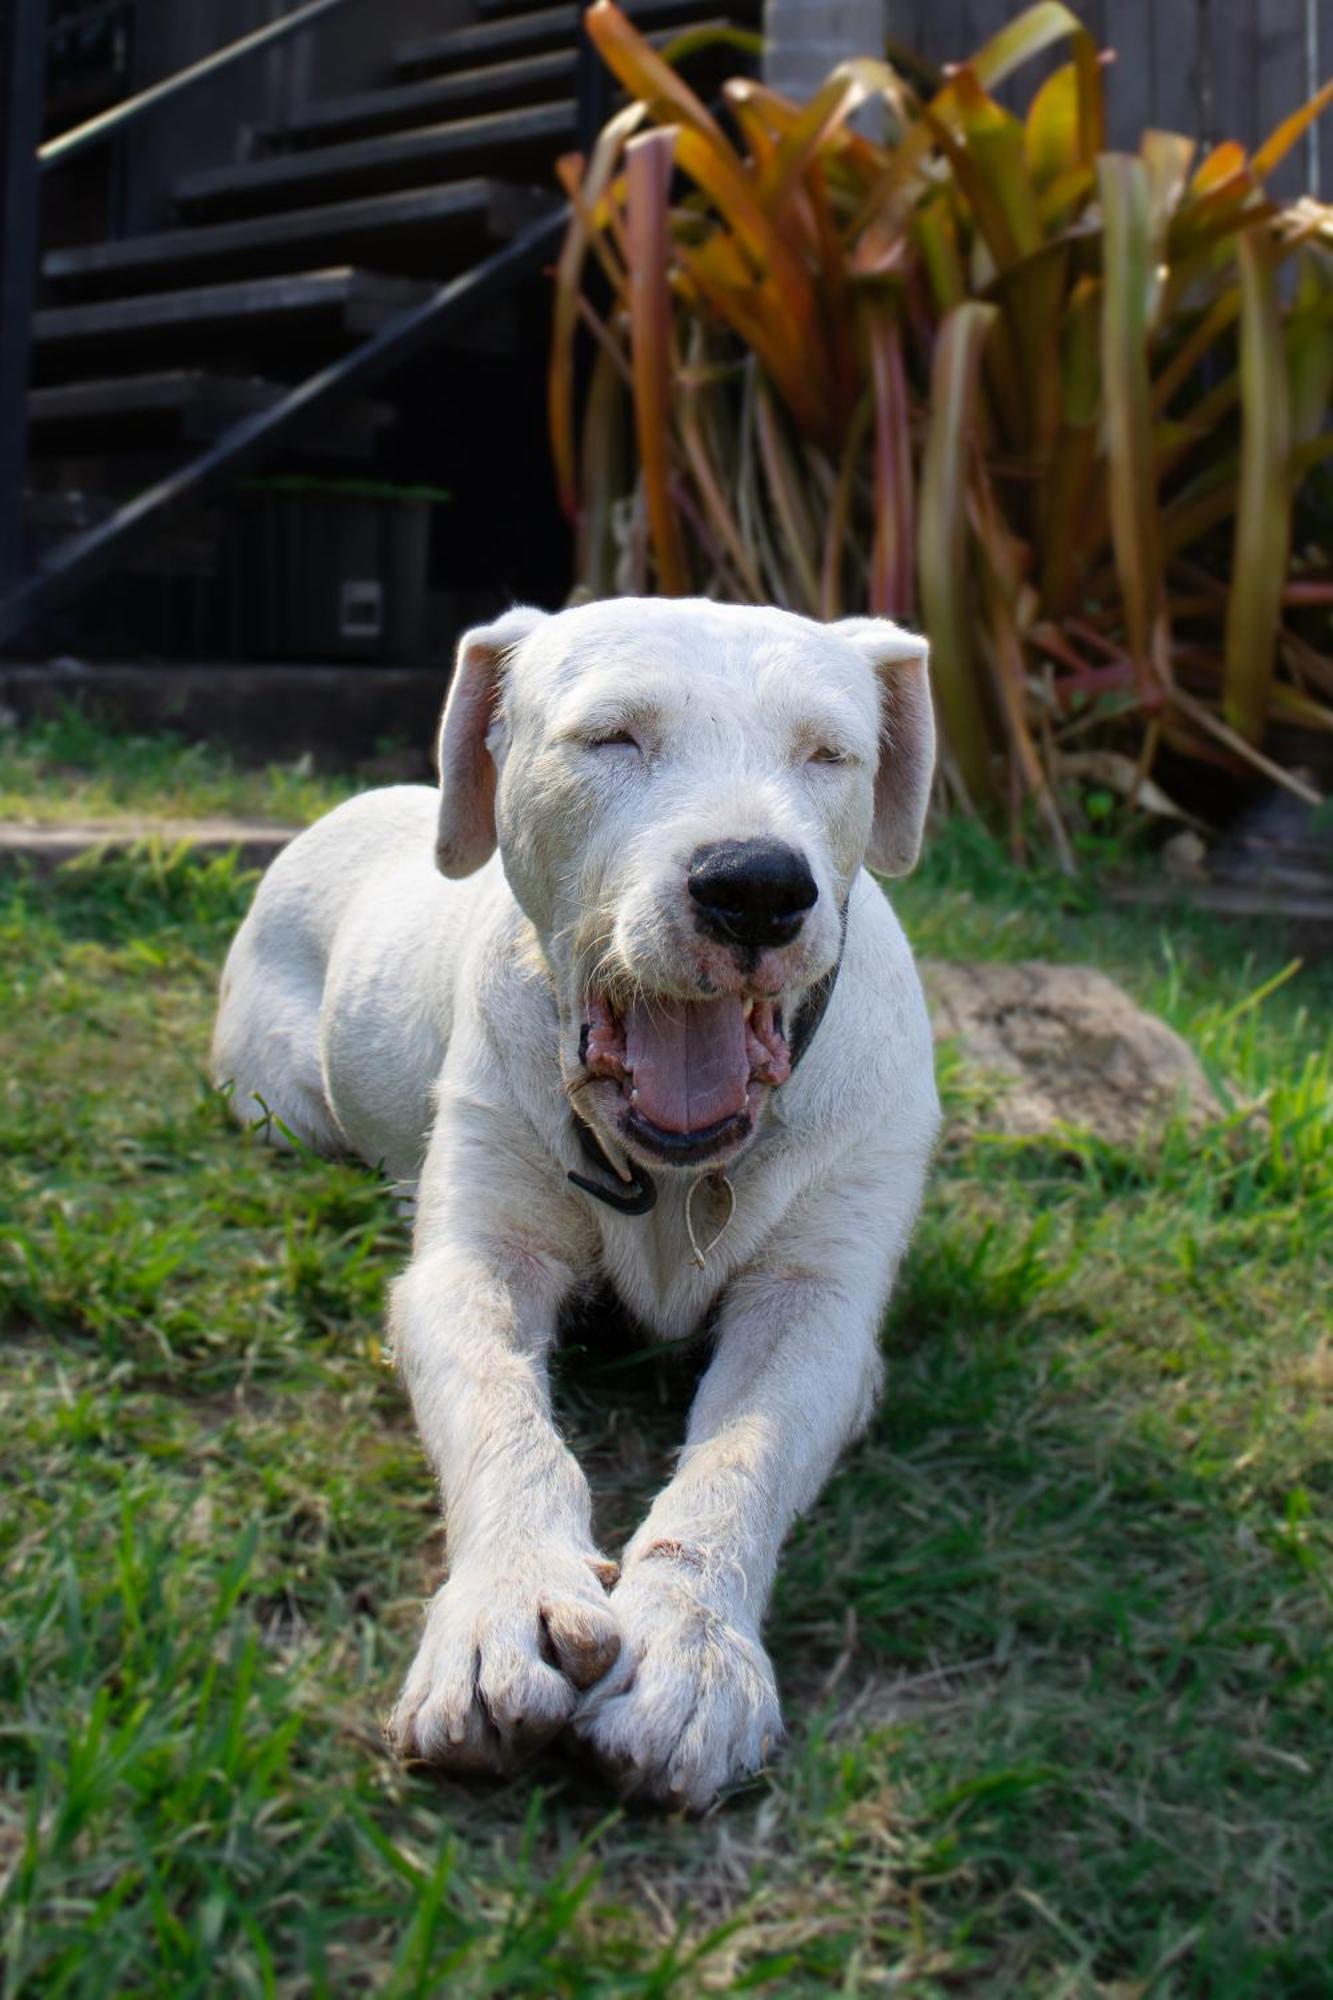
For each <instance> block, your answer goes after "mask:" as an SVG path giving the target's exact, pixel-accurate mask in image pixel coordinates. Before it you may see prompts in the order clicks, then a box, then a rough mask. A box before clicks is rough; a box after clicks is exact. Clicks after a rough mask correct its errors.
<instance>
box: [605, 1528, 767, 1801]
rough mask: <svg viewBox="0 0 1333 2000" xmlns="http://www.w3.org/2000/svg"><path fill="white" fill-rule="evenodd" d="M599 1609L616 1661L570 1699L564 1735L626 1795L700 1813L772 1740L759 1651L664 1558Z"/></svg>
mask: <svg viewBox="0 0 1333 2000" xmlns="http://www.w3.org/2000/svg"><path fill="white" fill-rule="evenodd" d="M611 1608H612V1609H613V1611H614V1612H615V1614H616V1619H617V1622H618V1624H619V1627H620V1633H621V1641H622V1644H621V1650H620V1657H619V1659H618V1660H617V1662H616V1664H615V1666H614V1667H613V1668H612V1670H611V1672H610V1673H608V1674H607V1675H606V1676H605V1678H604V1679H603V1680H602V1681H600V1682H599V1683H598V1685H597V1686H596V1687H595V1688H593V1689H592V1690H591V1692H590V1693H589V1694H587V1695H585V1697H584V1699H583V1701H582V1702H581V1703H580V1705H579V1710H578V1713H577V1715H576V1717H575V1720H574V1733H575V1735H576V1737H577V1738H578V1740H579V1742H580V1743H581V1744H582V1745H583V1746H584V1747H585V1748H586V1749H587V1750H588V1751H589V1752H590V1754H591V1755H592V1756H593V1757H594V1758H595V1759H596V1760H597V1762H598V1763H599V1764H601V1765H602V1766H603V1768H604V1769H605V1770H607V1771H608V1772H609V1774H610V1775H611V1776H612V1777H613V1778H614V1779H615V1780H616V1782H617V1784H618V1785H619V1787H620V1789H621V1791H622V1792H623V1793H624V1794H625V1795H626V1796H627V1797H631V1798H641V1799H651V1800H654V1801H656V1802H658V1803H660V1804H662V1805H667V1806H678V1807H682V1808H684V1809H685V1810H686V1811H689V1812H702V1811H704V1809H705V1808H706V1807H707V1806H709V1805H711V1804H712V1802H713V1800H714V1799H715V1798H716V1797H717V1795H718V1793H719V1792H720V1791H721V1790H722V1789H723V1787H724V1786H726V1785H730V1784H734V1783H735V1782H736V1780H737V1779H739V1778H746V1777H750V1776H751V1775H752V1774H753V1773H754V1772H756V1771H758V1770H760V1769H762V1767H763V1766H764V1764H765V1763H767V1761H768V1758H769V1755H770V1753H771V1752H772V1751H773V1750H774V1749H775V1748H776V1746H777V1745H778V1744H779V1743H780V1742H781V1740H782V1713H781V1710H780V1708H779V1705H778V1694H777V1688H776V1686H775V1685H774V1680H773V1668H772V1666H771V1665H770V1663H769V1658H768V1655H767V1653H766V1652H765V1651H764V1649H763V1646H762V1645H761V1644H760V1642H759V1639H758V1636H757V1635H756V1634H755V1633H754V1632H753V1631H750V1630H747V1629H746V1627H745V1625H744V1624H743V1622H738V1621H737V1620H736V1619H735V1618H734V1617H729V1616H727V1615H726V1614H725V1613H724V1612H723V1611H721V1610H719V1609H718V1608H717V1606H716V1605H715V1604H713V1603H710V1602H708V1601H707V1599H706V1597H705V1595H704V1594H703V1592H702V1591H701V1590H699V1589H698V1588H697V1587H695V1586H694V1585H692V1584H691V1582H690V1581H689V1580H688V1579H686V1578H685V1577H683V1576H682V1575H681V1572H680V1571H679V1570H678V1569H677V1568H676V1567H675V1565H670V1566H668V1565H662V1566H661V1567H660V1568H658V1567H657V1566H656V1565H654V1564H653V1563H652V1562H647V1563H644V1564H642V1565H641V1566H639V1567H638V1568H637V1569H635V1570H634V1571H633V1572H632V1573H631V1574H630V1575H629V1576H627V1577H626V1579H625V1581H624V1582H623V1583H622V1584H621V1585H620V1587H619V1588H618V1589H617V1590H616V1591H615V1592H613V1594H612V1597H611Z"/></svg>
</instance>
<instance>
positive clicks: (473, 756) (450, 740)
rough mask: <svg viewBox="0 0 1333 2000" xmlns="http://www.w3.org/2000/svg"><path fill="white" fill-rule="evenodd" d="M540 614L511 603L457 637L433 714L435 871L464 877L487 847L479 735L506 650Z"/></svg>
mask: <svg viewBox="0 0 1333 2000" xmlns="http://www.w3.org/2000/svg"><path fill="white" fill-rule="evenodd" d="M546 616H547V614H546V612H544V611H534V610H533V609H532V608H531V607H530V606H528V605H525V604H519V605H515V607H514V609H513V610H512V611H506V613H505V615H504V617H503V618H497V619H496V621H495V623H494V624H493V625H477V626H475V627H474V628H473V630H472V631H471V632H465V633H464V634H463V636H462V638H461V639H460V640H459V642H458V657H457V659H456V660H455V662H454V677H453V680H452V681H451V683H450V686H449V694H448V698H447V699H446V701H445V704H444V714H443V715H442V716H441V718H440V739H439V749H438V762H439V767H440V825H439V832H438V834H437V835H436V840H435V860H436V864H437V865H438V867H439V869H440V872H441V874H442V875H449V876H451V877H454V878H455V879H456V878H457V877H459V876H462V875H471V874H472V873H473V872H474V870H476V869H478V868H480V867H481V865H482V863H483V862H485V861H489V860H490V858H491V856H492V854H494V852H495V777H496V773H495V763H494V760H493V759H492V757H491V753H490V749H489V748H488V746H487V741H486V738H487V736H488V734H489V732H490V727H491V724H492V722H493V721H494V719H495V712H496V707H497V705H498V702H499V697H500V677H501V675H502V673H503V672H504V666H505V662H506V660H507V659H508V657H509V655H510V654H511V653H512V652H513V650H514V648H515V647H516V646H518V645H520V644H521V643H522V641H523V640H524V639H526V638H527V636H528V634H529V633H530V632H533V631H535V630H536V628H537V626H538V625H540V624H541V623H542V621H543V620H544V619H545V617H546Z"/></svg>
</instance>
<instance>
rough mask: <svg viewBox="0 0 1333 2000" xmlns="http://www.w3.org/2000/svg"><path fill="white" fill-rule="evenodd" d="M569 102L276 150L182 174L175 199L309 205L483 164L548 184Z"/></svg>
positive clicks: (189, 207)
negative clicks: (256, 157) (233, 163)
mask: <svg viewBox="0 0 1333 2000" xmlns="http://www.w3.org/2000/svg"><path fill="white" fill-rule="evenodd" d="M576 124H577V120H576V113H575V107H574V104H573V101H572V100H570V101H568V102H561V103H556V104H534V105H528V106H526V107H524V108H522V109H520V110H516V111H500V112H496V113H494V114H492V115H491V116H489V117H482V118H457V119H453V120H451V121H450V122H448V123H446V124H442V125H428V126H424V127H418V128H414V129H412V130H411V131H407V132H385V133H381V134H379V135H378V136H377V137H375V138H373V139H354V140H351V141H350V142H349V143H348V144H347V145H343V146H317V147H311V148H310V149H308V150H306V151H302V152H295V153H277V154H274V155H272V156H270V157H269V158H268V159H262V160H252V161H249V162H248V163H247V164H246V165H244V166H238V167H223V168H212V169H210V170H209V171H208V172H206V173H198V174H188V175H187V176H186V177H185V179H184V180H182V181H180V182H179V183H178V184H177V189H176V198H177V200H178V201H179V203H180V205H181V207H182V208H183V209H184V210H185V211H186V212H187V213H189V214H197V213H199V212H201V211H209V210H220V211H230V212H233V213H240V212H253V211H254V210H256V209H262V208H270V209H275V208H278V207H289V206H291V205H293V204H299V205H306V204H310V205H313V204H314V203H316V202H323V201H335V200H337V199H338V198H339V197H340V196H343V195H349V196H358V197H359V196H362V195H365V194H368V193H371V192H373V191H377V190H385V189H388V188H391V187H419V186H420V185H421V183H422V181H423V180H426V179H428V178H430V177H431V176H432V175H434V174H439V175H441V176H445V175H455V174H457V173H459V172H460V171H461V172H466V171H467V170H468V168H469V167H476V166H484V167H485V169H486V171H487V172H488V173H489V174H491V175H492V176H495V177H499V176H500V175H503V176H504V177H505V178H506V179H511V178H512V179H517V180H522V179H525V178H530V179H531V180H532V181H534V182H540V183H542V184H543V185H550V186H553V185H554V181H553V179H552V175H551V162H552V160H553V158H554V157H555V155H556V154H557V153H559V152H561V151H563V150H564V149H565V148H566V147H568V146H570V145H572V144H573V143H574V136H575V130H576Z"/></svg>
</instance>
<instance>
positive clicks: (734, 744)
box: [437, 598, 934, 1170]
mask: <svg viewBox="0 0 1333 2000" xmlns="http://www.w3.org/2000/svg"><path fill="white" fill-rule="evenodd" d="M439 756H440V780H441V800H440V827H439V843H438V849H437V854H438V860H439V865H440V867H441V869H442V870H443V871H444V873H445V874H446V875H450V876H461V875H468V874H470V873H471V872H472V871H473V870H474V869H476V868H479V867H480V866H481V865H482V863H483V862H484V861H486V860H487V859H488V858H489V856H490V855H491V854H492V853H493V851H494V849H495V846H496V843H497V840H498V842H499V847H500V853H501V857H502V860H503V864H504V870H505V875H506V877H507V879H508V881H509V884H510V886H511V888H512V890H513V892H514V895H515V897H516V898H517V900H518V902H519V904H520V906H521V908H522V909H523V911H524V913H525V915H526V916H527V917H528V918H529V920H530V921H531V923H532V924H533V926H534V928H535V930H536V932H537V935H538V938H539V939H540V941H541V945H542V948H543V951H544V953H545V955H546V959H547V963H548V965H549V967H550V970H551V974H552V977H553V980H554V983H555V991H556V1000H557V1005H558V1009H559V1013H560V1025H561V1062H562V1067H563V1069H564V1073H565V1082H566V1085H567V1086H568V1087H569V1088H570V1089H571V1091H575V1092H577V1094H578V1104H579V1109H580V1111H581V1112H582V1113H583V1115H584V1116H586V1117H588V1118H589V1119H590V1120H591V1121H592V1122H593V1123H594V1124H595V1125H596V1126H598V1127H600V1128H601V1131H602V1133H603V1136H604V1137H607V1138H609V1139H610V1140H611V1141H612V1142H613V1143H614V1145H615V1146H617V1147H619V1148H622V1149H623V1150H624V1151H626V1152H628V1153H630V1154H631V1155H633V1156H634V1157H636V1158H638V1159H640V1160H643V1161H646V1162H651V1163H652V1164H653V1165H654V1166H660V1165H662V1164H667V1165H674V1166H681V1167H689V1168H694V1169H696V1170H697V1169H698V1168H699V1167H700V1166H701V1165H706V1166H717V1165H722V1164H725V1162H726V1161H728V1160H730V1159H732V1158H734V1157H735V1155H736V1154H737V1153H738V1152H739V1150H740V1149H741V1148H742V1147H743V1146H744V1145H745V1143H746V1141H747V1140H748V1139H749V1137H750V1136H751V1134H752V1133H753V1131H754V1130H755V1128H756V1126H757V1124H758V1122H759V1119H760V1117H761V1116H762V1112H763V1108H764V1105H765V1103H766V1102H767V1100H768V1097H769V1094H770V1092H772V1091H773V1090H775V1089H777V1088H779V1087H780V1086H781V1085H782V1083H783V1082H784V1081H785V1080H786V1077H787V1075H788V1073H789V1070H790V1051H789V1047H788V1040H787V1037H788V1035H789V1034H790V1033H791V1031H792V1025H793V1023H794V1021H795V1020H796V1019H797V1017H798V1012H799V1009H800V1006H801V1003H802V1001H803V999H804V998H805V996H807V995H808V994H809V993H810V992H811V991H812V989H814V988H816V987H817V985H818V983H819V982H820V980H821V979H822V978H823V977H824V975H826V974H827V973H829V972H830V971H831V969H832V968H833V967H834V966H835V965H836V964H837V962H838V958H839V954H840V951H841V948H842V929H843V923H844V919H845V912H846V906H847V898H848V895H849V893H850V891H851V886H852V882H853V880H854V879H855V876H856V873H857V870H858V869H859V868H860V866H861V864H862V862H863V861H867V860H868V861H869V863H870V865H871V866H872V867H873V868H876V869H878V870H879V871H880V872H881V873H883V874H889V875H893V874H900V873H902V872H903V871H905V870H906V869H908V868H910V867H911V866H912V864H913V862H914V861H915V859H916V855H917V850H918V847H919V845H920V841H921V832H922V824H923V821H924V818H925V812H926V803H927V798H928V795H929V791H930V780H931V771H932V767H933V763H934V725H933V721H932V717H931V704H930V692H929V687H928V684H927V675H926V644H925V641H924V640H923V639H919V638H917V637H915V636H914V635H913V634H912V633H910V632H904V631H902V630H900V629H899V627H898V626H896V625H893V624H890V623H889V621H888V620H887V619H878V618H852V619H845V620H844V621H843V622H842V623H841V624H837V625H818V624H815V623H814V622H813V621H811V620H809V619H805V618H799V617H796V616H794V615H793V614H792V613H790V612H786V611H774V610H764V609H754V608H750V607H745V606H740V605H716V604H711V603H707V602H703V601H683V600H680V599H669V598H619V599H612V600H609V601H607V602H603V603H598V604H589V605H585V606H581V607H579V608H578V609H575V610H571V611H563V612H560V613H558V614H557V615H555V616H547V615H546V614H544V613H542V612H539V611H529V610H515V611H511V612H509V613H508V614H507V615H506V616H505V617H504V618H501V619H499V620H498V621H497V623H495V624H494V625H490V626H487V627H485V628H483V629H480V630H477V631H473V632H469V633H468V634H466V636H465V637H464V639H463V641H462V643H461V646H460V648H459V654H458V664H457V669H456V672H455V676H454V682H453V686H452V688H451V690H450V694H449V699H448V702H447V703H446V706H445V711H444V720H443V723H442V726H441V731H440V751H439Z"/></svg>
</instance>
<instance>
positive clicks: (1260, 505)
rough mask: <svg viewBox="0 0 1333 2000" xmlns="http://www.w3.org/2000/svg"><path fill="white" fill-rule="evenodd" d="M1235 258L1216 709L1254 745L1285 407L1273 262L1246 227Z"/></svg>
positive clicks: (1277, 611) (1279, 524) (1276, 572)
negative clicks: (1230, 481)
mask: <svg viewBox="0 0 1333 2000" xmlns="http://www.w3.org/2000/svg"><path fill="white" fill-rule="evenodd" d="M1237 252H1238V255H1239V259H1240V291H1241V315H1240V406H1241V420H1242V421H1241V445H1240V505H1239V507H1238V509H1237V512H1236V543H1235V552H1234V555H1233V558H1232V573H1231V601H1230V603H1229V605H1228V607H1227V633H1226V661H1225V668H1224V678H1223V703H1222V712H1223V715H1224V716H1225V718H1226V720H1227V721H1228V722H1229V723H1230V724H1231V727H1232V728H1233V729H1235V730H1236V731H1237V732H1238V733H1239V734H1240V735H1241V736H1243V737H1244V738H1245V739H1246V741H1247V742H1249V743H1256V744H1257V743H1258V742H1260V741H1261V739H1262V737H1263V733H1264V722H1265V718H1266V716H1267V711H1268V696H1269V689H1270V687H1271V685H1272V679H1273V666H1274V650H1275V647H1276V643H1277V631H1278V625H1279V623H1280V621H1281V617H1282V591H1283V586H1284V584H1285V581H1286V575H1287V561H1288V557H1289V555H1290V545H1291V464H1290V451H1291V422H1290V419H1291V404H1290V395H1289V391H1288V387H1287V377H1286V366H1285V353H1284V349H1283V341H1282V324H1281V319H1280V316H1279V312H1278V298H1277V279H1276V275H1275V270H1274V258H1273V253H1272V248H1271V246H1270V244H1269V241H1268V237H1267V234H1266V232H1265V231H1263V230H1259V229H1252V230H1248V231H1247V232H1246V234H1245V235H1244V236H1242V237H1241V238H1240V241H1239V243H1238V244H1237Z"/></svg>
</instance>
